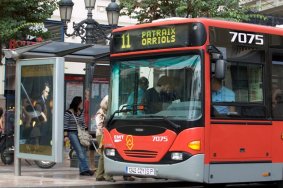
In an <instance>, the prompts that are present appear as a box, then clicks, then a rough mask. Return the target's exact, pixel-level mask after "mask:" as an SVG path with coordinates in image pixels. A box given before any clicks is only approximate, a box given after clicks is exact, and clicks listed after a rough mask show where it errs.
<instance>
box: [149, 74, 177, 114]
mask: <svg viewBox="0 0 283 188" xmlns="http://www.w3.org/2000/svg"><path fill="white" fill-rule="evenodd" d="M171 83H172V80H171V79H170V78H169V77H168V76H162V77H160V78H159V80H158V81H157V85H156V86H155V87H152V88H150V89H148V90H147V91H146V92H145V97H144V105H145V112H146V113H147V114H154V113H157V112H159V111H161V110H162V109H163V104H165V103H169V102H171V101H173V100H174V99H173V98H172V97H171V96H172V95H171V94H170V91H172V84H171Z"/></svg>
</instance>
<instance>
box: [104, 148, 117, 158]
mask: <svg viewBox="0 0 283 188" xmlns="http://www.w3.org/2000/svg"><path fill="white" fill-rule="evenodd" d="M105 155H106V156H112V157H114V156H115V149H105Z"/></svg>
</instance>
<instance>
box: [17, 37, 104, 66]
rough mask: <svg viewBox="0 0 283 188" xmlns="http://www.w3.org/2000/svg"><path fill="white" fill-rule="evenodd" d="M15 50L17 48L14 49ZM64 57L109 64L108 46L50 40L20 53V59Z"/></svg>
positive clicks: (72, 60) (74, 60) (76, 60)
mask: <svg viewBox="0 0 283 188" xmlns="http://www.w3.org/2000/svg"><path fill="white" fill-rule="evenodd" d="M15 50H17V49H15ZM44 57H64V58H65V60H66V61H69V62H84V63H93V62H94V61H95V60H99V61H107V64H109V46H106V45H99V44H81V43H69V42H54V41H52V42H50V43H47V44H44V45H42V46H39V47H36V48H33V49H31V50H28V51H26V52H23V53H21V56H20V58H21V59H30V58H44Z"/></svg>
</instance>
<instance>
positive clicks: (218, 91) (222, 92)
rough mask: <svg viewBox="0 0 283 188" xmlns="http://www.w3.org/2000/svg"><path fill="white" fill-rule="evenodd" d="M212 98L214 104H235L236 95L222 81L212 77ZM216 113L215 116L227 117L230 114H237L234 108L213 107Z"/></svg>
mask: <svg viewBox="0 0 283 188" xmlns="http://www.w3.org/2000/svg"><path fill="white" fill-rule="evenodd" d="M211 90H212V92H211V97H212V102H235V93H234V92H233V91H232V90H231V89H228V88H227V87H225V86H223V85H222V83H221V80H220V79H217V78H215V77H212V80H211ZM213 107H214V110H215V111H216V112H215V114H220V115H227V114H229V113H230V112H235V108H234V107H232V106H230V107H229V106H216V105H215V106H213Z"/></svg>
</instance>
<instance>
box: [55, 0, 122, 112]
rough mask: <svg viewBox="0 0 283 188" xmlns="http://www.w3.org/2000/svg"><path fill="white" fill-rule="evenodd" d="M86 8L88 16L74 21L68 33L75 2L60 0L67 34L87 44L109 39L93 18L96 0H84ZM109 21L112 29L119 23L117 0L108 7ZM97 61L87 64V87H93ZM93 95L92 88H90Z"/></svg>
mask: <svg viewBox="0 0 283 188" xmlns="http://www.w3.org/2000/svg"><path fill="white" fill-rule="evenodd" d="M84 1H85V8H86V9H87V10H88V13H87V18H86V19H84V20H82V21H81V22H79V23H75V22H73V29H74V31H73V32H72V33H68V32H67V29H68V25H67V23H68V22H70V20H71V16H72V10H73V6H74V3H73V2H72V0H60V1H59V3H58V5H59V9H60V17H61V21H62V22H63V23H64V33H65V35H66V36H77V37H80V38H81V42H82V43H86V44H95V43H97V41H98V40H99V39H109V37H108V36H107V34H106V33H105V32H104V30H103V28H102V27H101V25H100V24H99V23H98V22H97V21H95V20H94V19H93V18H92V10H93V9H94V7H95V2H96V0H84ZM106 12H107V18H108V23H109V25H110V26H111V29H113V28H115V27H116V26H117V25H118V20H119V12H120V8H119V5H118V4H117V3H116V2H115V0H111V3H109V5H108V6H107V7H106ZM94 66H95V62H93V63H92V64H89V63H87V64H86V70H85V71H86V72H85V73H86V74H85V89H86V88H89V89H90V88H91V84H92V77H91V75H93V74H92V73H93V71H94ZM90 96H91V89H90ZM90 111H91V110H90Z"/></svg>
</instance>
